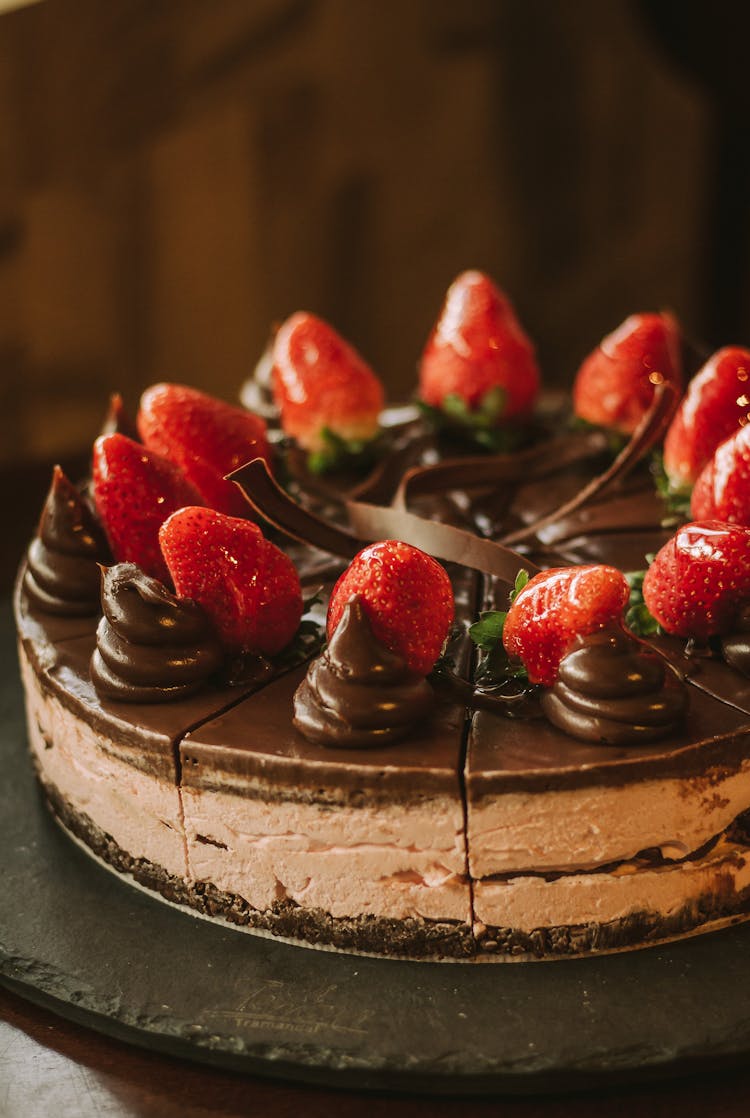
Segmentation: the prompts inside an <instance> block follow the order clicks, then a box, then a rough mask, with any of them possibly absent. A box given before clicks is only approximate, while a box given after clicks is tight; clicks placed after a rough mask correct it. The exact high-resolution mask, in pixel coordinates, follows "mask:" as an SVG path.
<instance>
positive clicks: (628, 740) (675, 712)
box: [539, 630, 688, 745]
mask: <svg viewBox="0 0 750 1118" xmlns="http://www.w3.org/2000/svg"><path fill="white" fill-rule="evenodd" d="M539 702H540V705H541V708H542V710H543V711H544V713H545V714H546V716H547V718H549V720H550V722H552V723H553V724H554V725H555V726H558V727H559V728H560V729H561V730H564V731H565V733H567V734H570V735H571V737H574V738H578V739H580V740H581V741H592V742H601V743H602V744H605V745H630V744H633V743H635V742H640V741H656V740H658V739H659V738H663V737H666V736H667V735H669V734H670V733H672V731H673V730H675V729H676V728H677V727H678V726H679V725H680V723H681V722H682V720H683V718H684V716H685V712H686V710H687V705H688V696H687V690H686V688H685V686H684V684H683V683H681V682H680V680H679V679H678V677H677V675H676V674H675V673H674V672H673V671H672V670H671V669H670V668H669V667H668V666H667V665H666V664H665V662H664V660H662V659H661V658H660V657H658V656H657V655H656V653H653V652H648V651H646V650H645V649H644V648H643V646H641V645H639V644H638V642H637V641H635V640H633V639H632V638H631V637H629V636H628V635H627V634H625V633H624V632H623V631H622V630H607V631H604V632H601V631H600V632H598V633H592V634H590V635H588V636H579V637H577V638H576V642H575V644H574V646H573V648H572V650H571V651H570V652H568V654H567V655H566V656H564V657H563V659H562V661H561V663H560V668H559V671H558V677H557V680H556V682H555V683H554V684H553V686H552V687H551V688H549V689H545V690H544V691H543V692H542V694H541V697H540V700H539Z"/></svg>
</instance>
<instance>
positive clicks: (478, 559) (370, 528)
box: [228, 458, 539, 582]
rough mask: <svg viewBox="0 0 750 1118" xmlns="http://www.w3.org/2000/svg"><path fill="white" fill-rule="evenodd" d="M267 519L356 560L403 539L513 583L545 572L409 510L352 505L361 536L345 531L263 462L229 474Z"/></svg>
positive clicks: (504, 550)
mask: <svg viewBox="0 0 750 1118" xmlns="http://www.w3.org/2000/svg"><path fill="white" fill-rule="evenodd" d="M228 479H229V480H230V481H233V482H234V483H235V484H236V485H237V486H239V488H240V489H241V490H242V492H243V493H244V495H245V498H246V499H247V501H248V502H249V503H250V504H251V505H252V507H253V509H254V510H255V511H256V513H258V514H259V515H260V516H262V517H263V519H264V520H267V521H268V522H269V523H270V524H273V526H274V527H275V528H278V529H279V531H281V532H284V534H285V535H287V536H291V537H292V539H295V540H299V542H300V543H306V544H309V545H311V546H312V547H317V548H320V550H322V551H329V552H331V554H333V555H341V556H344V558H347V559H353V558H354V556H355V555H356V554H357V552H358V551H361V549H362V548H363V547H364V546H365V544H367V543H373V542H374V541H377V540H402V541H403V542H404V543H408V544H411V545H412V546H413V547H418V548H420V549H421V550H422V551H426V552H427V553H428V554H430V555H433V556H434V557H435V558H436V559H442V560H444V561H445V562H448V563H461V564H463V565H464V566H465V567H471V568H472V569H473V570H476V571H482V572H484V573H486V574H491V575H495V576H497V577H498V578H501V579H503V580H504V581H506V582H513V580H514V578H515V577H516V575H517V573H518V571H519V570H521V569H523V570H525V571H528V572H529V574H536V573H537V571H538V570H539V568H538V567H537V566H536V565H535V564H534V563H531V562H529V560H528V559H526V558H524V557H523V556H522V555H518V554H517V552H515V551H511V549H510V548H507V547H503V546H502V544H498V543H493V542H492V541H491V540H483V539H479V538H478V537H477V536H475V535H473V533H471V532H465V531H463V529H461V528H454V527H452V526H451V525H450V524H440V523H438V522H437V521H434V520H424V519H423V518H422V517H421V516H415V515H414V513H411V512H405V511H404V510H403V509H392V508H383V507H381V506H379V505H368V504H364V503H362V502H360V501H347V502H346V508H347V511H348V513H349V518H350V522H351V524H352V527H353V529H354V532H355V535H351V534H350V533H349V532H345V531H343V530H342V529H340V528H336V527H334V526H333V525H332V524H328V523H326V521H325V520H321V519H320V517H318V516H314V515H313V513H310V512H308V511H307V510H306V509H303V508H301V506H300V505H298V504H297V502H296V501H293V500H292V498H291V497H290V496H289V495H288V494H287V493H285V492H284V490H283V489H281V488H280V486H278V485H277V484H276V482H275V481H274V480H273V478H272V477H271V475H270V473H269V471H268V466H267V465H266V463H265V461H264V460H263V459H262V458H254V459H253V461H252V462H248V463H247V464H246V465H244V466H241V467H240V468H239V470H235V471H234V472H233V473H231V474H229V475H228Z"/></svg>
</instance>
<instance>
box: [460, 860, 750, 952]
mask: <svg viewBox="0 0 750 1118" xmlns="http://www.w3.org/2000/svg"><path fill="white" fill-rule="evenodd" d="M748 888H750V848H748V847H747V846H744V845H739V844H733V843H731V842H729V841H727V840H721V841H719V842H718V843H717V844H716V846H715V847H714V848H713V849H712V850H710V851H709V852H708V853H707V854H705V855H704V856H703V857H702V858H699V859H696V860H695V861H692V860H691V861H684V862H679V863H675V864H671V865H658V866H651V867H649V866H644V865H638V864H637V863H634V862H630V863H623V864H622V865H620V866H618V868H617V869H616V870H614V871H613V872H611V873H608V872H605V871H600V872H598V873H577V874H566V875H564V876H562V877H558V878H556V879H554V880H551V881H548V880H545V879H544V878H543V877H534V876H531V875H529V876H525V877H524V876H519V877H511V878H507V879H504V880H495V881H476V882H475V883H474V916H475V919H476V920H479V921H481V922H482V923H483V924H486V925H488V926H490V927H496V928H511V929H513V930H514V931H520V932H533V931H535V930H536V929H538V928H551V927H559V926H561V925H592V924H594V925H596V924H607V923H610V922H611V921H615V920H626V919H627V918H629V917H632V916H634V915H636V914H637V915H639V916H640V915H645V916H648V917H654V918H658V920H661V921H668V920H669V918H671V917H674V918H676V917H677V916H678V915H679V914H681V913H682V912H684V911H685V910H686V909H690V908H693V909H694V910H695V920H694V925H695V926H696V927H697V926H700V924H701V923H703V922H704V920H703V919H701V918H700V909H701V904H702V902H705V901H706V899H707V898H711V900H712V902H714V901H716V900H717V899H719V900H720V901H721V908H722V910H723V912H724V913H731V912H732V911H736V910H737V909H739V907H740V905H741V903H742V900H743V898H742V894H743V892H744V890H746V889H748ZM634 946H635V945H634Z"/></svg>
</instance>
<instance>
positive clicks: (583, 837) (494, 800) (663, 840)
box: [465, 687, 750, 880]
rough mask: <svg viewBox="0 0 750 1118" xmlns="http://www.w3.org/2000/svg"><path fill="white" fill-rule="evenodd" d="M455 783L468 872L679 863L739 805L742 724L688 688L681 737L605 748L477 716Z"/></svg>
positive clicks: (537, 726) (748, 747)
mask: <svg viewBox="0 0 750 1118" xmlns="http://www.w3.org/2000/svg"><path fill="white" fill-rule="evenodd" d="M465 780H466V793H467V844H468V849H469V870H470V873H471V876H472V878H475V879H480V880H481V879H482V878H486V877H491V876H493V875H496V874H508V873H513V874H522V873H523V872H524V871H545V870H547V871H551V870H561V871H564V872H569V873H575V872H576V871H579V870H586V869H591V868H595V867H597V866H606V865H608V864H610V863H612V862H625V861H629V860H630V859H633V858H634V857H635V856H636V855H637V854H638V853H639V852H641V851H643V850H646V849H649V848H656V849H658V850H659V851H660V852H661V854H662V855H663V856H664V857H667V858H681V857H684V856H686V855H688V854H690V853H691V852H692V851H695V850H698V849H700V847H701V846H703V845H704V844H705V843H706V842H708V841H709V840H711V839H712V838H714V837H715V836H716V835H717V834H721V833H722V832H723V831H725V830H726V829H727V827H729V825H730V824H731V823H732V821H733V820H734V819H736V817H737V816H738V815H740V814H741V813H742V812H744V811H746V810H747V809H748V808H750V719H748V716H747V715H746V714H744V713H743V712H741V711H738V710H735V709H733V708H731V707H729V706H727V705H726V704H725V703H722V702H718V701H716V700H715V699H714V698H712V697H711V696H709V695H707V694H704V693H703V692H701V691H699V690H698V689H697V688H694V687H691V688H690V708H689V711H688V715H687V719H686V724H685V726H684V727H683V729H682V731H681V732H680V733H678V734H675V735H673V736H671V737H670V738H668V739H665V740H664V741H662V742H656V743H654V744H653V745H641V744H638V745H634V746H608V745H598V744H588V743H585V742H580V741H576V740H575V739H573V738H571V737H569V736H568V735H566V734H564V733H563V732H561V731H560V730H558V729H556V728H555V727H554V726H552V725H551V724H550V723H548V722H546V721H545V720H543V719H539V720H535V721H533V722H528V721H524V722H521V721H520V720H514V719H506V718H502V717H500V716H498V715H496V714H493V713H490V712H487V711H480V712H478V713H477V714H476V715H475V716H474V719H473V721H472V727H471V732H470V735H469V745H468V752H467V761H466V774H465ZM638 876H640V875H638Z"/></svg>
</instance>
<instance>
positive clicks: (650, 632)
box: [625, 555, 662, 637]
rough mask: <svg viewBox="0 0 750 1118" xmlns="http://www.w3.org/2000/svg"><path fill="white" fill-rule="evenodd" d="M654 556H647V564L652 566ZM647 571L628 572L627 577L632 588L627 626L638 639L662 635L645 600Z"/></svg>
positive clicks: (626, 618) (626, 620)
mask: <svg viewBox="0 0 750 1118" xmlns="http://www.w3.org/2000/svg"><path fill="white" fill-rule="evenodd" d="M653 559H654V556H653V555H647V556H646V562H647V563H648V564H649V565H650V564H651V563H652V562H653ZM645 574H646V572H645V571H628V572H627V573H626V575H625V579H626V581H627V584H628V586H629V587H630V598H629V600H628V605H627V608H626V610H625V624H626V625H627V627H628V629H629V630H630V632H631V633H633V634H634V635H635V636H636V637H655V636H658V635H659V633H661V631H662V630H661V627H660V625H659V622H658V621H657V620H656V618H655V617H654V616H653V615H652V614H651V613H650V612H649V608H648V606H647V605H646V603H645V601H644V600H643V579H644V577H645Z"/></svg>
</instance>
